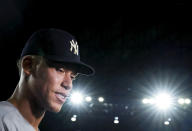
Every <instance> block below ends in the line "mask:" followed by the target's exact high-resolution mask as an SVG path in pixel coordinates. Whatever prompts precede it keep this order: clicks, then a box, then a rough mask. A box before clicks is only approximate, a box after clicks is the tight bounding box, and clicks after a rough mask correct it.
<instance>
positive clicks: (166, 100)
mask: <svg viewBox="0 0 192 131" xmlns="http://www.w3.org/2000/svg"><path fill="white" fill-rule="evenodd" d="M172 104H173V100H172V98H171V96H170V95H169V94H166V93H162V94H159V95H157V97H156V98H155V105H156V106H157V108H158V109H160V110H167V109H169V108H170V107H171V105H172Z"/></svg>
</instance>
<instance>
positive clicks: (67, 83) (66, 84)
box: [61, 72, 73, 90]
mask: <svg viewBox="0 0 192 131" xmlns="http://www.w3.org/2000/svg"><path fill="white" fill-rule="evenodd" d="M61 86H62V87H63V88H65V89H66V90H71V89H72V87H73V84H72V79H71V74H70V73H69V72H65V75H64V76H63V81H62V83H61Z"/></svg>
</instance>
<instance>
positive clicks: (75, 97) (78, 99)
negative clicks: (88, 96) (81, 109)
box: [70, 92, 83, 104]
mask: <svg viewBox="0 0 192 131" xmlns="http://www.w3.org/2000/svg"><path fill="white" fill-rule="evenodd" d="M70 100H71V102H72V103H73V104H81V103H82V101H83V95H82V94H81V93H80V92H73V93H72V94H71V97H70Z"/></svg>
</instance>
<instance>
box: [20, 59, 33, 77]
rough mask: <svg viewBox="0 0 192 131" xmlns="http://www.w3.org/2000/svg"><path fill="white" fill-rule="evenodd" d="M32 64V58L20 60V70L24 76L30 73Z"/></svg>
mask: <svg viewBox="0 0 192 131" xmlns="http://www.w3.org/2000/svg"><path fill="white" fill-rule="evenodd" d="M33 64H34V62H33V58H32V56H24V58H23V60H22V68H23V71H24V73H25V74H27V75H30V74H31V73H32V69H33Z"/></svg>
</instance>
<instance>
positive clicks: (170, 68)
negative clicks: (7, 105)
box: [0, 0, 192, 131]
mask: <svg viewBox="0 0 192 131" xmlns="http://www.w3.org/2000/svg"><path fill="white" fill-rule="evenodd" d="M190 12H191V11H190V4H189V3H184V2H180V1H175V2H172V3H168V2H166V3H164V2H156V3H151V2H146V1H145V2H139V1H138V2H137V1H136V2H135V3H131V2H128V3H123V2H122V3H121V2H118V3H117V2H111V3H106V4H105V3H103V2H101V3H99V2H94V1H91V2H84V3H83V2H81V3H80V2H79V3H78V2H75V1H74V2H73V1H72V2H70V3H69V2H64V1H63V2H61V1H42V0H39V1H36V0H25V1H24V0H1V1H0V45H1V46H0V49H1V52H0V55H1V64H0V65H1V91H0V100H6V99H8V98H9V97H10V96H11V94H12V93H13V91H14V88H15V87H16V85H17V82H18V80H19V75H18V71H17V67H16V61H17V60H18V59H19V55H20V53H21V51H22V48H23V46H24V44H25V42H26V41H27V39H28V38H29V36H30V35H31V34H32V33H33V32H34V31H36V30H38V29H40V28H49V27H53V28H60V29H63V30H66V31H68V32H70V33H71V34H73V35H74V36H75V37H76V39H77V40H78V43H79V45H80V53H81V59H82V61H84V62H86V63H88V64H90V65H92V66H93V67H94V68H95V70H96V74H95V75H94V76H91V77H80V78H79V79H78V80H76V82H75V83H74V89H79V90H83V91H84V92H86V93H87V94H90V95H92V96H93V98H94V99H96V98H97V97H98V96H103V97H104V98H105V104H99V103H97V101H96V100H95V102H94V104H93V106H90V105H86V106H87V107H84V108H82V107H77V108H73V107H71V106H70V104H69V103H66V104H65V105H64V107H63V109H62V111H61V112H60V113H59V114H54V113H50V112H47V113H46V116H45V118H44V119H43V121H42V123H41V125H40V130H41V131H44V130H49V131H61V130H67V131H68V130H72V131H94V130H97V131H102V130H103V131H111V130H115V131H117V130H118V131H124V130H131V131H132V130H133V131H136V130H141V131H150V130H151V131H154V130H160V131H164V130H179V131H180V130H182V131H185V130H186V131H189V130H191V129H192V126H191V125H192V123H191V120H190V118H191V117H190V116H191V111H190V110H191V105H190V106H188V107H181V108H180V107H177V108H176V109H175V110H177V111H173V112H177V113H172V114H168V116H171V118H172V121H171V124H170V125H169V126H165V125H163V122H164V120H165V119H167V117H168V116H166V115H162V114H160V113H159V114H158V113H155V111H153V112H154V113H152V112H151V111H149V110H148V107H144V106H143V105H142V103H141V100H142V98H143V97H145V96H147V95H151V94H153V93H154V92H153V91H154V89H155V88H159V87H156V85H163V86H162V88H165V87H166V88H168V89H169V90H171V92H173V93H174V94H175V95H176V97H179V96H185V97H191V72H192V68H191V67H192V62H191V58H192V52H191V51H192V25H191V20H190V19H191V14H190ZM68 104H69V105H68ZM110 104H111V105H110ZM178 110H179V111H178ZM73 114H77V115H78V121H77V122H76V123H72V122H71V121H70V118H71V116H72V115H73ZM114 116H119V119H120V123H119V124H118V125H114V124H113V119H114Z"/></svg>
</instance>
